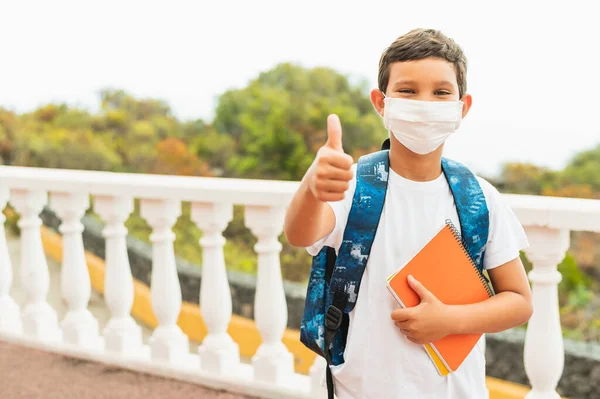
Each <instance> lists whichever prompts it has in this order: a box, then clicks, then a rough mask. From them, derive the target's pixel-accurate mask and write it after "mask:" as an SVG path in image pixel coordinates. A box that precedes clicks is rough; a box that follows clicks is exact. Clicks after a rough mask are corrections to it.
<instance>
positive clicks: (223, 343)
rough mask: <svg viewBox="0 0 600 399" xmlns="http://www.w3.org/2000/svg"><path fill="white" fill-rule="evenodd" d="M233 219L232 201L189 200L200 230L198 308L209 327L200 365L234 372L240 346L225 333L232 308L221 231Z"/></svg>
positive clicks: (215, 371) (200, 349) (206, 368)
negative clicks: (200, 270)
mask: <svg viewBox="0 0 600 399" xmlns="http://www.w3.org/2000/svg"><path fill="white" fill-rule="evenodd" d="M232 218H233V207H232V205H231V204H213V203H199V202H195V203H192V220H193V221H194V222H195V223H196V225H197V226H198V228H199V229H200V230H201V231H202V238H201V239H200V245H201V246H202V280H201V287H200V310H201V312H202V318H203V319H204V323H205V324H206V327H207V329H208V335H207V336H206V337H205V338H204V340H203V342H202V345H201V346H200V347H199V348H198V352H199V354H200V359H201V367H202V368H203V369H205V370H207V371H209V372H214V373H218V374H228V373H231V372H235V369H236V368H237V367H238V365H239V363H240V352H239V347H238V345H237V344H236V343H235V342H234V341H233V339H232V338H231V337H230V336H229V334H227V327H228V326H229V322H230V320H231V313H232V311H231V291H230V289H229V280H228V279H227V272H226V270H225V258H224V255H223V246H224V245H225V238H224V237H223V230H225V228H226V227H227V225H228V224H229V222H230V221H231V219H232Z"/></svg>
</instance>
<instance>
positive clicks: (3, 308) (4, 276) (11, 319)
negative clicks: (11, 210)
mask: <svg viewBox="0 0 600 399" xmlns="http://www.w3.org/2000/svg"><path fill="white" fill-rule="evenodd" d="M7 202H8V188H7V187H6V186H0V331H3V332H9V333H14V334H19V333H21V331H22V326H21V311H20V310H19V306H18V305H17V303H16V302H15V301H14V299H12V297H11V296H10V288H11V286H12V281H13V271H12V262H11V261H10V255H9V253H8V245H7V243H6V233H5V231H4V222H5V221H6V216H4V213H2V210H3V209H4V208H5V207H6V203H7Z"/></svg>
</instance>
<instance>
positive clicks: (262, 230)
mask: <svg viewBox="0 0 600 399" xmlns="http://www.w3.org/2000/svg"><path fill="white" fill-rule="evenodd" d="M284 217H285V208H284V207H267V206H247V207H246V225H247V226H248V227H249V228H250V230H252V232H253V234H254V235H255V236H256V237H257V238H258V242H257V243H256V245H255V247H254V249H255V251H256V253H257V254H258V279H257V282H256V297H255V300H254V319H255V320H256V325H257V326H258V330H259V331H260V335H261V337H262V344H261V345H260V347H259V348H258V351H257V352H256V355H255V356H254V357H253V359H252V361H253V363H254V378H255V379H256V380H260V381H266V382H270V383H276V384H282V383H285V381H286V380H287V378H289V377H290V376H291V375H292V374H293V372H294V357H293V355H292V354H291V353H290V352H289V351H288V349H287V348H286V346H285V345H284V344H283V342H282V341H281V339H282V337H283V333H284V331H285V328H286V325H287V305H286V298H285V292H284V290H283V281H282V278H281V266H280V261H279V254H280V252H281V248H282V245H281V243H280V242H279V239H278V238H279V235H280V234H281V233H282V231H283V221H284Z"/></svg>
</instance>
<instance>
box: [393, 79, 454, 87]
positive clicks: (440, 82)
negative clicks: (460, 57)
mask: <svg viewBox="0 0 600 399" xmlns="http://www.w3.org/2000/svg"><path fill="white" fill-rule="evenodd" d="M415 83H416V81H414V80H410V79H402V80H398V81H396V82H394V86H400V85H410V84H415ZM435 85H436V86H445V85H447V86H452V87H454V83H452V82H451V81H449V80H438V81H436V82H435Z"/></svg>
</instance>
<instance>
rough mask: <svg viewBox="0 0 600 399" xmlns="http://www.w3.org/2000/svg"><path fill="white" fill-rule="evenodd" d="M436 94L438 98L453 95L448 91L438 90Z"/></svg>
mask: <svg viewBox="0 0 600 399" xmlns="http://www.w3.org/2000/svg"><path fill="white" fill-rule="evenodd" d="M435 94H436V95H438V96H449V95H450V94H452V93H450V92H449V91H448V90H438V91H437V92H436V93H435Z"/></svg>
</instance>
